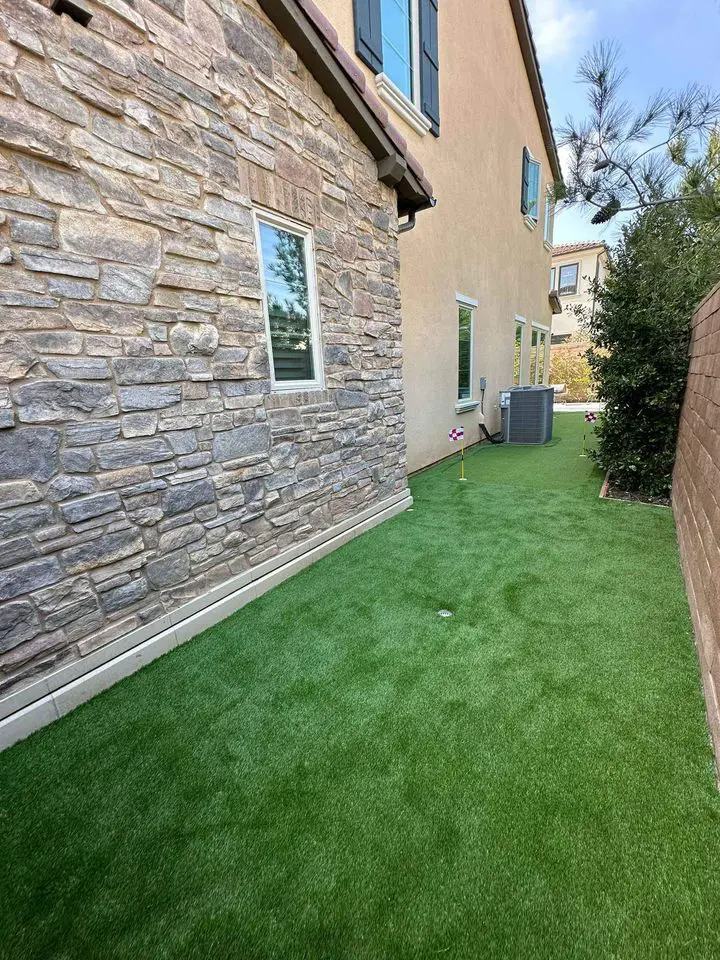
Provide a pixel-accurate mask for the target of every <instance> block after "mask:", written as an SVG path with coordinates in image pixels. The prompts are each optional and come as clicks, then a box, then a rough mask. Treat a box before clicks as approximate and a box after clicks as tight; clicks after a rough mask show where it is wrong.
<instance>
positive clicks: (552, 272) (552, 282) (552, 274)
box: [550, 267, 555, 290]
mask: <svg viewBox="0 0 720 960" xmlns="http://www.w3.org/2000/svg"><path fill="white" fill-rule="evenodd" d="M550 289H551V290H554V289H555V267H551V268H550Z"/></svg>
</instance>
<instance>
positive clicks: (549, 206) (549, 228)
mask: <svg viewBox="0 0 720 960" xmlns="http://www.w3.org/2000/svg"><path fill="white" fill-rule="evenodd" d="M554 227H555V200H554V199H553V195H552V193H551V192H550V190H549V189H548V192H547V194H546V195H545V229H544V232H543V240H544V242H545V244H546V245H547V246H548V247H551V246H552V242H553V229H554ZM550 289H551V290H552V287H551V288H550Z"/></svg>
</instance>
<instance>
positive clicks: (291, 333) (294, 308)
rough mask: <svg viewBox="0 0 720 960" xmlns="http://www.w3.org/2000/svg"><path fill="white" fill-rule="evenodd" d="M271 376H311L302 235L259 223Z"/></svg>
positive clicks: (312, 375)
mask: <svg viewBox="0 0 720 960" xmlns="http://www.w3.org/2000/svg"><path fill="white" fill-rule="evenodd" d="M260 244H261V250H262V268H263V279H264V283H265V296H266V298H267V309H268V317H269V320H270V346H271V354H272V363H273V370H274V374H275V380H278V381H281V380H300V381H302V380H313V379H314V378H315V368H314V363H313V351H312V344H311V332H310V310H309V293H308V281H307V267H306V263H305V238H304V237H301V236H298V235H297V234H295V233H290V232H289V231H288V230H281V229H280V228H279V227H274V226H271V225H270V224H268V223H262V222H261V223H260Z"/></svg>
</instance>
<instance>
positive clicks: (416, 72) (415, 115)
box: [375, 0, 432, 137]
mask: <svg viewBox="0 0 720 960" xmlns="http://www.w3.org/2000/svg"><path fill="white" fill-rule="evenodd" d="M410 30H411V37H410V48H411V57H412V63H411V64H410V72H411V75H412V93H413V95H412V99H411V98H410V97H408V96H406V95H405V94H404V93H403V92H402V90H401V89H400V88H399V87H398V86H397V85H396V84H395V83H394V82H393V81H392V80H391V79H390V77H389V76H388V75H387V74H386V73H378V74H376V76H375V86H376V88H377V94H378V97H379V98H380V99H381V100H383V101H384V102H385V103H387V104H388V106H390V107H392V108H393V110H394V111H395V113H397V114H398V115H399V116H400V117H402V119H403V120H404V121H405V123H407V124H408V125H409V126H410V127H412V129H413V130H414V131H415V133H417V134H419V136H421V137H424V136H425V134H426V133H429V131H430V127H431V126H432V124H431V123H430V121H429V120H428V118H427V117H426V116H425V114H424V113H423V112H422V110H421V109H420V0H410Z"/></svg>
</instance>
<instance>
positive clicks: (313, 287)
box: [252, 207, 325, 393]
mask: <svg viewBox="0 0 720 960" xmlns="http://www.w3.org/2000/svg"><path fill="white" fill-rule="evenodd" d="M252 213H253V225H254V228H255V245H256V247H257V255H258V266H259V268H260V287H261V289H262V302H263V316H264V318H265V336H266V338H267V352H268V361H269V364H270V387H271V389H272V391H273V392H274V393H297V392H300V391H302V390H323V389H324V387H325V371H324V369H323V351H322V339H321V336H320V304H319V300H318V289H317V277H316V274H315V264H316V263H317V261H316V258H315V243H314V238H313V228H312V227H311V226H308V225H307V224H305V223H300V222H299V221H297V220H291V219H290V218H289V217H284V216H282V214H279V213H276V212H275V211H274V210H267V209H265V208H264V207H253V211H252ZM261 223H265V224H267V225H268V226H270V227H277V228H278V229H280V230H285V231H286V232H287V233H294V234H295V235H296V236H299V237H302V238H303V249H304V251H305V276H306V278H307V285H308V311H309V314H310V316H309V318H308V319H309V321H310V349H311V351H312V360H313V370H314V371H315V377H314V379H313V380H276V379H275V364H274V362H273V353H272V338H271V335H270V311H269V310H268V300H267V291H266V289H265V265H264V263H263V255H262V243H261V239H260V224H261Z"/></svg>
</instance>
